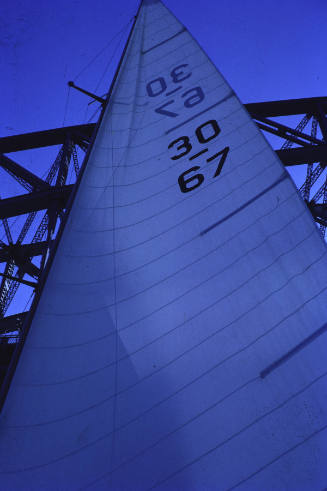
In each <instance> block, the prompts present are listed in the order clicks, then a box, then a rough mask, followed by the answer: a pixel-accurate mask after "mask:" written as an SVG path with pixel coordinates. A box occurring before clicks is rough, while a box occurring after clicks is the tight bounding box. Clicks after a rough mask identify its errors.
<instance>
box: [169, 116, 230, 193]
mask: <svg viewBox="0 0 327 491" xmlns="http://www.w3.org/2000/svg"><path fill="white" fill-rule="evenodd" d="M219 133H220V127H219V125H218V123H217V121H216V120H214V119H211V120H210V121H206V122H205V123H203V124H201V125H200V126H199V127H198V128H196V130H195V135H196V137H197V140H198V142H199V143H200V144H202V145H203V144H206V143H208V142H209V141H211V140H213V139H214V138H216V137H217V136H218V135H219ZM168 148H174V149H175V150H176V151H177V152H178V153H176V154H175V155H173V156H172V157H170V158H171V159H172V160H178V159H180V158H182V157H184V156H185V155H188V154H189V153H190V151H191V150H192V148H193V147H192V144H191V142H190V138H189V137H188V136H180V137H179V138H177V139H176V140H174V141H172V142H171V143H170V144H169V145H168ZM207 151H208V148H205V149H203V150H201V151H200V152H198V153H196V154H195V155H193V156H191V157H189V160H193V159H196V158H197V157H199V156H200V155H202V154H204V153H206V152H207ZM228 152H229V147H225V148H223V149H222V150H220V151H219V152H217V153H215V154H214V155H212V156H211V157H209V158H208V159H207V162H208V163H210V162H212V161H214V160H216V159H217V158H218V166H217V167H216V171H215V173H214V175H213V178H215V177H218V176H219V174H220V173H221V171H222V168H223V165H224V163H225V161H226V158H227V154H228ZM200 169H201V167H200V166H199V165H196V166H194V167H191V168H190V169H188V170H186V171H185V172H183V173H182V174H181V175H180V176H179V178H178V184H179V187H180V190H181V192H182V193H188V192H190V191H193V189H196V188H198V187H199V186H201V184H202V183H203V181H204V179H205V178H204V175H203V174H200V173H196V172H197V171H198V170H200Z"/></svg>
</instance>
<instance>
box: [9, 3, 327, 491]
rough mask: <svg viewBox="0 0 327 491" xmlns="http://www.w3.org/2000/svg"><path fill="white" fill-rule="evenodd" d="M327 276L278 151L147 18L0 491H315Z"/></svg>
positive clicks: (33, 359) (192, 45)
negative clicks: (279, 158) (85, 488)
mask: <svg viewBox="0 0 327 491" xmlns="http://www.w3.org/2000/svg"><path fill="white" fill-rule="evenodd" d="M244 76H245V77H246V74H245V75H244ZM326 271H327V259H326V247H325V244H324V242H323V241H322V240H321V238H320V237H319V234H318V231H317V229H316V227H315V225H314V223H313V220H312V218H311V216H310V213H309V212H308V210H307V209H306V206H305V205H304V203H303V202H302V201H301V199H300V197H299V195H298V193H297V191H296V189H295V187H294V185H293V183H292V182H291V180H290V179H289V177H288V175H287V173H286V172H285V170H284V168H283V166H282V165H281V163H280V162H279V161H278V159H277V157H276V155H275V153H274V151H273V150H272V149H271V148H270V146H269V145H268V144H267V142H266V141H265V139H264V137H263V136H262V135H261V133H260V131H259V130H258V129H257V127H256V126H255V124H254V123H253V122H252V120H251V118H250V117H249V115H248V114H247V112H246V111H245V109H244V108H243V106H242V104H241V103H240V102H239V100H238V99H237V97H236V96H235V94H234V93H233V91H232V90H231V88H230V87H229V86H228V84H227V83H226V82H225V80H224V79H223V78H222V76H221V75H220V73H219V72H218V71H217V69H216V68H215V67H214V66H213V64H212V63H211V62H210V60H209V59H208V58H207V56H206V55H205V53H204V52H203V51H202V50H201V48H200V47H199V46H198V44H197V43H196V41H195V40H194V39H193V38H192V37H191V35H190V34H189V33H188V32H187V30H186V29H185V28H184V27H183V25H182V24H181V23H180V22H178V21H177V20H176V19H175V18H174V16H173V15H172V14H171V13H170V12H169V11H168V10H167V9H166V7H165V6H164V5H163V4H162V3H161V2H159V1H157V0H146V1H143V4H142V6H141V8H140V12H139V15H138V18H137V22H136V25H135V29H134V31H133V34H132V37H131V41H130V43H129V46H128V49H127V52H126V56H125V58H124V61H123V64H122V67H121V70H120V73H119V75H118V78H117V81H116V83H115V87H114V90H113V93H112V96H111V99H110V102H109V104H108V106H107V108H106V111H105V113H104V116H103V119H102V122H101V125H100V128H99V131H98V134H97V137H96V140H95V143H94V145H93V148H92V151H91V154H90V157H89V160H88V163H87V166H86V169H85V172H84V175H83V177H82V180H81V182H80V185H79V188H78V191H77V194H76V197H75V200H74V203H73V206H72V209H71V212H70V216H69V219H68V222H67V224H66V227H65V230H64V232H63V235H62V237H61V240H60V244H59V246H58V249H57V252H56V256H55V259H54V261H53V264H52V267H51V270H50V273H49V275H48V278H47V281H46V284H45V287H44V289H43V292H42V295H41V299H40V301H39V304H38V307H37V310H36V313H35V316H34V319H33V321H32V325H31V328H30V332H29V334H28V337H27V340H26V343H25V346H24V349H23V352H22V354H21V357H20V360H19V363H18V366H17V369H16V373H15V375H14V378H13V381H12V384H11V387H10V390H9V393H8V396H7V400H6V402H5V406H4V409H3V411H2V414H1V419H0V428H1V431H0V483H1V484H0V487H1V489H6V490H12V489H15V490H17V489H35V490H36V489H47V490H49V489H54V490H58V489H60V490H64V489H67V490H71V489H80V488H84V487H87V488H90V489H113V490H118V489H119V490H123V489H125V490H141V489H142V490H143V489H144V490H145V489H152V488H158V489H167V490H172V489H174V490H182V489H184V490H192V489H193V490H204V489H219V490H226V489H234V488H235V487H239V488H240V489H253V490H265V491H266V490H281V489H288V490H296V491H298V490H321V489H322V488H324V487H325V486H326V482H327V470H326V456H327V432H326V431H325V430H326V428H327V418H326V374H327V368H326V339H327V335H326V333H325V331H326V330H327V326H326V322H327V320H326V319H327V315H326V313H327V312H326V311H327V303H326V301H325V298H326V288H327V274H326Z"/></svg>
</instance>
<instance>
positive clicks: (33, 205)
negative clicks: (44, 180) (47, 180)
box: [0, 184, 74, 220]
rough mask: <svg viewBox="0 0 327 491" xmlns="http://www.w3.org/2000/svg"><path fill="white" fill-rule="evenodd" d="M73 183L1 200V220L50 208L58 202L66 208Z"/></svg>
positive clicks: (60, 206)
mask: <svg viewBox="0 0 327 491" xmlns="http://www.w3.org/2000/svg"><path fill="white" fill-rule="evenodd" d="M73 187H74V186H73V184H69V185H67V186H62V187H51V188H50V189H49V190H47V191H40V192H34V193H29V194H22V195H19V196H14V197H13V198H6V199H2V200H0V220H3V219H4V218H10V217H15V216H18V215H24V214H26V213H30V212H32V211H39V210H44V209H48V208H49V207H50V205H52V204H54V203H56V202H57V204H58V207H59V208H65V206H66V203H67V200H68V198H69V196H70V193H71V191H72V189H73Z"/></svg>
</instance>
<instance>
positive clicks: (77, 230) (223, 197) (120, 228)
mask: <svg viewBox="0 0 327 491" xmlns="http://www.w3.org/2000/svg"><path fill="white" fill-rule="evenodd" d="M263 151H264V150H262V149H261V150H260V152H257V153H256V154H254V155H252V156H251V158H249V159H247V160H244V161H242V163H241V164H240V165H238V166H235V167H233V169H232V170H230V171H226V172H225V173H224V174H223V175H222V176H221V178H220V181H222V180H225V178H226V177H227V176H231V175H232V174H233V173H234V172H237V170H239V169H241V168H242V167H243V166H245V165H246V164H247V163H248V162H251V160H253V158H254V157H256V156H258V155H260V154H262V152H263ZM275 164H276V161H275V160H274V159H273V160H272V161H271V163H270V164H269V165H267V166H266V167H262V168H261V169H260V172H257V173H256V174H255V175H253V176H251V177H250V178H249V179H247V180H246V181H244V182H242V183H241V184H240V185H239V186H238V187H237V188H234V189H232V190H231V191H229V192H228V193H226V194H224V195H223V196H220V197H219V198H218V199H217V200H215V201H213V202H212V203H211V204H210V205H208V206H206V207H205V208H203V209H202V210H201V211H199V212H197V213H196V215H198V214H199V213H202V211H204V210H207V209H208V208H210V207H211V206H212V205H213V204H215V203H218V202H220V201H223V200H224V199H226V198H227V197H228V196H231V195H232V194H233V193H235V192H236V191H238V190H240V189H242V188H243V187H244V186H245V185H246V184H248V183H250V182H251V181H254V180H255V179H257V178H258V176H262V174H264V173H265V172H266V171H268V170H269V169H272V168H273V167H274V166H275ZM214 185H217V184H216V183H215V182H214V181H212V182H211V183H210V184H207V185H206V186H203V188H202V190H200V191H197V194H198V193H201V192H202V193H204V192H205V190H208V188H209V187H210V186H214ZM189 199H190V200H191V199H193V196H191V195H190V196H186V197H183V198H181V199H180V200H178V201H175V202H174V203H173V204H172V205H170V206H168V207H166V208H164V209H162V210H160V211H158V212H157V213H155V214H154V215H150V216H148V217H145V218H142V219H141V220H138V221H137V222H133V223H130V224H128V225H121V226H120V227H116V230H123V229H127V228H131V227H135V226H136V225H139V224H140V223H144V222H147V221H149V220H151V219H153V218H157V217H158V216H160V215H162V214H163V213H166V212H167V211H169V210H171V209H172V208H175V207H176V206H179V205H183V204H184V203H185V201H186V200H189ZM126 206H128V205H126ZM121 208H123V206H121ZM102 209H104V208H102ZM108 209H110V207H108ZM194 216H195V214H192V215H191V216H190V217H187V218H186V219H184V220H183V222H185V221H187V220H188V219H189V218H193V217H194ZM183 222H179V223H177V224H176V225H175V226H173V227H170V228H169V229H168V230H172V229H173V228H175V227H177V226H178V225H180V224H181V223H183ZM73 230H74V232H79V233H81V232H82V233H84V234H91V235H94V234H95V233H104V232H112V228H108V229H107V228H103V229H101V230H97V229H96V230H94V229H93V230H92V229H91V230H85V229H78V228H73ZM133 247H134V246H133Z"/></svg>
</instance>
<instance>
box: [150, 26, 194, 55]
mask: <svg viewBox="0 0 327 491" xmlns="http://www.w3.org/2000/svg"><path fill="white" fill-rule="evenodd" d="M185 31H186V29H185V27H184V28H183V29H182V30H181V31H179V32H177V33H176V34H174V35H173V36H171V37H170V38H167V39H165V40H164V41H161V43H158V44H155V45H154V46H152V47H151V48H149V49H147V50H145V51H142V55H145V54H146V53H149V51H152V50H153V49H156V48H158V47H159V46H162V45H163V44H165V43H167V42H168V41H171V40H172V39H174V38H176V37H177V36H179V35H180V34H182V33H183V32H185Z"/></svg>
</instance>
